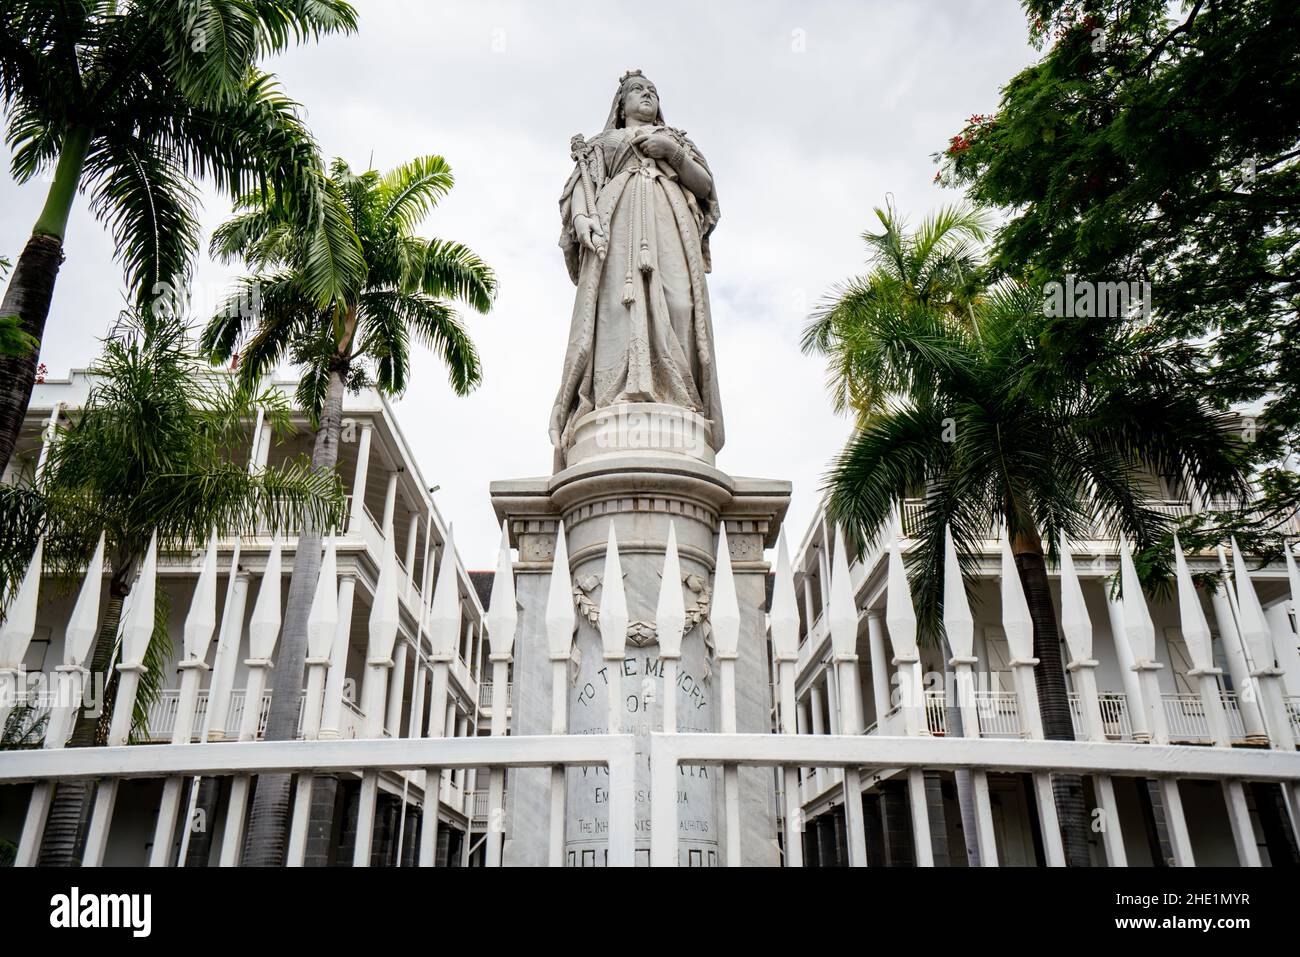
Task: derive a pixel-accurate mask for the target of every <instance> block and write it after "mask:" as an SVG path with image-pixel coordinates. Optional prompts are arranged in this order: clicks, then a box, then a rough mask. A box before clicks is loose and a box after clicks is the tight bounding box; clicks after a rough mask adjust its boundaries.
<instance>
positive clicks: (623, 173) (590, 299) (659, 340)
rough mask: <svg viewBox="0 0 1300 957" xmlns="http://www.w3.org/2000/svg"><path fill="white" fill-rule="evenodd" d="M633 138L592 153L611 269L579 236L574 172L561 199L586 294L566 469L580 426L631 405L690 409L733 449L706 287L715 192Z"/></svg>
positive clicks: (569, 405)
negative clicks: (727, 437) (691, 182)
mask: <svg viewBox="0 0 1300 957" xmlns="http://www.w3.org/2000/svg"><path fill="white" fill-rule="evenodd" d="M652 129H653V130H654V131H656V132H660V133H664V134H666V135H668V136H670V137H672V138H673V139H674V140H675V141H676V142H677V143H678V144H679V145H680V146H681V147H682V148H683V149H684V150H685V151H686V153H687V155H689V156H690V157H691V158H692V159H694V160H695V162H696V163H698V164H700V166H702V167H704V168H705V169H706V170H707V169H708V166H707V164H706V163H705V161H704V157H703V156H702V155H701V154H700V152H699V151H698V150H697V149H696V148H695V145H694V144H693V143H692V142H691V141H690V140H689V139H687V137H686V135H685V134H684V133H683V132H682V131H680V130H676V129H673V128H671V127H666V126H657V127H653V128H652ZM634 133H635V130H632V129H627V128H623V127H615V126H613V125H612V124H611V125H609V126H607V127H606V129H605V130H604V131H602V132H601V133H600V134H599V135H597V136H596V137H593V138H592V139H591V140H589V141H588V142H587V143H586V144H585V147H584V149H583V157H584V159H585V164H586V167H587V170H588V173H589V175H590V178H591V185H592V187H593V191H594V199H595V210H594V215H593V218H594V219H596V220H597V221H598V222H599V223H600V225H601V228H602V229H603V230H604V233H605V237H606V243H607V252H606V255H605V257H604V259H603V260H602V259H601V258H600V257H599V256H597V255H596V254H595V253H593V252H592V251H590V250H589V249H587V248H585V247H584V246H582V245H580V244H579V242H578V239H577V236H576V235H575V234H574V230H573V214H574V213H575V212H581V211H582V210H583V209H584V207H585V205H586V202H587V198H586V195H585V191H584V188H583V183H582V178H581V174H580V169H579V168H578V166H577V165H576V164H575V168H574V171H573V174H572V175H571V176H570V177H569V180H568V182H567V183H566V184H565V187H564V193H563V195H562V196H561V197H560V218H561V221H562V223H563V232H562V233H561V236H560V246H561V247H562V248H563V249H564V256H565V261H566V262H567V264H568V267H569V275H570V278H572V279H573V281H574V283H576V285H577V287H578V288H577V296H576V298H575V301H574V305H573V318H572V322H571V325H570V329H569V342H568V348H567V351H566V355H565V359H564V378H563V381H562V382H561V384H560V391H559V395H558V396H557V397H556V400H555V406H554V409H553V410H552V414H551V439H552V442H554V443H555V446H556V450H557V453H558V460H557V467H559V466H561V465H562V464H563V455H564V452H565V451H566V450H567V449H568V447H569V445H570V443H571V441H572V435H573V427H574V424H575V423H576V422H577V420H578V419H580V418H581V417H582V416H584V415H586V414H587V413H589V412H592V411H594V410H595V409H599V408H603V407H606V406H609V405H614V404H617V403H621V402H662V403H666V404H668V405H675V406H679V407H682V408H686V409H690V410H692V411H694V412H697V413H699V414H700V415H701V416H703V417H704V418H705V419H706V420H708V422H709V425H710V434H711V438H712V442H711V444H712V446H713V448H714V449H715V450H717V449H720V448H721V447H722V444H723V439H724V435H723V425H722V406H721V402H720V399H719V393H718V379H717V373H716V369H715V366H714V350H713V322H712V319H711V316H710V311H709V294H708V288H707V286H706V284H705V274H706V273H707V272H708V271H709V269H710V261H709V234H710V233H711V232H712V231H713V227H714V225H715V224H716V223H717V221H718V201H717V193H716V191H711V193H710V195H709V197H708V198H707V200H700V199H698V198H697V197H696V196H695V194H694V193H692V192H691V190H689V189H687V188H686V187H685V186H683V185H681V184H680V183H679V182H678V178H677V172H676V170H674V169H673V168H672V166H671V165H670V164H669V163H668V162H666V161H658V160H654V159H651V158H649V157H647V156H643V155H642V154H641V152H640V150H638V149H637V147H636V146H635V144H634V143H633V142H632V138H633V135H634ZM575 204H576V205H575Z"/></svg>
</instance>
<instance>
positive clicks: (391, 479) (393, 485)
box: [379, 472, 397, 529]
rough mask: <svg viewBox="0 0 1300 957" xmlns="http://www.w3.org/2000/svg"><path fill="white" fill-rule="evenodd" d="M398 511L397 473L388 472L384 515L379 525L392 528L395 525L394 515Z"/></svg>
mask: <svg viewBox="0 0 1300 957" xmlns="http://www.w3.org/2000/svg"><path fill="white" fill-rule="evenodd" d="M396 511H397V473H396V472H389V473H388V485H387V487H386V488H385V489H384V517H383V518H382V519H381V520H380V523H379V527H380V528H383V529H387V528H391V527H392V525H393V515H394V514H395V513H396Z"/></svg>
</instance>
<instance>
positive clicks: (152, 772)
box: [0, 733, 1300, 866]
mask: <svg viewBox="0 0 1300 957" xmlns="http://www.w3.org/2000/svg"><path fill="white" fill-rule="evenodd" d="M637 740H638V739H637V738H635V737H634V736H632V735H537V736H531V735H519V736H498V737H479V738H396V739H367V740H317V741H271V742H217V743H210V744H174V745H157V746H151V747H104V748H76V749H67V750H58V749H54V750H51V749H40V750H23V751H13V752H8V753H6V754H5V755H4V756H3V760H0V785H3V784H20V783H25V782H57V781H63V780H72V779H84V778H93V779H98V780H101V781H104V780H113V781H117V780H124V779H132V778H136V779H138V778H167V777H177V776H190V775H198V776H227V775H249V774H264V773H275V772H288V773H302V772H309V773H329V772H346V771H351V772H367V771H370V772H378V771H402V770H412V769H421V768H424V769H429V768H437V769H441V770H456V769H462V768H463V769H471V768H477V769H482V768H491V769H493V770H497V769H509V768H530V767H590V766H604V767H606V768H608V770H609V777H610V787H609V798H610V804H609V836H608V839H609V860H610V863H611V865H612V866H630V865H631V864H632V863H633V861H634V846H635V842H636V832H637V824H636V820H635V818H636V787H637V786H636V784H635V777H634V776H635V767H636V763H637V761H638V760H642V761H644V760H645V757H646V756H645V754H644V753H642V755H640V756H639V757H638V754H637V751H636V748H637V744H636V742H637ZM642 740H643V741H648V747H649V755H648V757H649V769H650V780H649V784H650V815H651V822H650V825H651V826H650V845H651V847H650V851H651V853H650V857H651V862H652V863H653V864H656V865H669V866H671V865H674V864H675V863H676V859H677V846H676V842H677V834H678V827H677V814H678V808H677V779H678V775H679V766H680V765H682V764H690V765H724V766H733V767H734V766H748V767H764V768H798V767H805V768H807V767H814V768H831V769H842V770H843V777H844V779H845V780H846V782H847V781H848V779H850V778H852V779H854V780H855V781H856V780H857V779H858V774H859V772H862V771H871V770H880V769H888V770H891V771H893V770H903V771H906V770H914V769H923V770H971V771H982V772H997V773H1030V774H1034V773H1048V774H1059V773H1077V774H1083V775H1092V776H1110V775H1117V776H1126V775H1127V776H1138V777H1175V776H1176V777H1178V778H1180V779H1181V778H1204V779H1211V780H1221V781H1225V782H1228V781H1267V782H1281V783H1284V784H1288V785H1294V783H1295V782H1297V781H1300V752H1297V753H1290V754H1287V753H1281V752H1278V751H1276V750H1266V749H1248V748H1246V749H1243V748H1205V747H1194V746H1187V745H1154V744H1137V743H1133V744H1129V743H1117V742H1089V741H1042V740H1004V739H997V738H957V737H938V736H929V735H916V736H907V737H904V736H884V735H778V734H663V733H652V734H650V735H649V737H648V739H642ZM479 799H480V794H479V793H478V792H475V794H474V809H473V811H472V813H473V814H474V816H479V815H482V814H486V813H489V812H490V810H491V809H490V808H489V807H487V806H485V805H483V804H482V803H481V802H480V800H479ZM796 831H797V826H796ZM789 839H790V836H789V835H787V840H789Z"/></svg>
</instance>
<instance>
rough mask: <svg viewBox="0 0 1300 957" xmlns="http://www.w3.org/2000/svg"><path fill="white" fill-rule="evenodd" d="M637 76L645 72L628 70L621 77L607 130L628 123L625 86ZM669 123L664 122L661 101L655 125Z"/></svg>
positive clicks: (615, 92) (657, 109) (606, 119)
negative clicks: (624, 100) (624, 104)
mask: <svg viewBox="0 0 1300 957" xmlns="http://www.w3.org/2000/svg"><path fill="white" fill-rule="evenodd" d="M637 76H639V77H642V78H644V76H645V74H643V73H642V72H641V71H640V70H628V71H627V72H626V73H624V74H623V76H622V77H621V78H620V79H619V81H618V89H617V90H615V91H614V102H613V103H611V104H610V105H609V116H608V117H606V118H605V129H606V130H621V129H622V128H623V127H624V126H626V125H627V122H626V120H625V119H624V118H623V87H625V86H626V85H627V81H628V80H630V79H632V78H633V77H637ZM655 99H656V100H658V99H659V98H658V97H657V96H656V97H655ZM667 125H668V124H667V123H666V122H664V107H663V102H662V101H660V103H659V106H658V107H657V108H656V110H655V126H667ZM602 132H603V131H602Z"/></svg>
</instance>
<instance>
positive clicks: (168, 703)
mask: <svg viewBox="0 0 1300 957" xmlns="http://www.w3.org/2000/svg"><path fill="white" fill-rule="evenodd" d="M306 698H307V693H306V692H302V694H301V695H300V698H299V705H298V735H299V736H301V735H302V725H303V705H304V704H305V703H306ZM246 700H247V695H246V693H245V692H244V691H242V690H239V691H232V692H231V693H230V708H229V710H228V712H227V717H226V726H225V727H224V728H213V729H212V730H214V731H220V732H222V733H224V734H225V736H226V737H235V736H237V735H238V734H239V728H240V726H241V725H242V724H243V723H244V705H245V702H246ZM345 703H346V702H345ZM179 706H180V690H179V689H176V688H167V689H164V690H163V691H162V692H161V693H160V695H159V697H158V700H157V701H155V702H154V704H153V707H152V708H150V709H149V723H148V726H147V728H148V734H147V737H146V740H148V741H149V742H151V743H159V744H161V743H166V742H170V741H171V739H172V732H173V731H174V730H175V728H176V713H177V711H178V710H179ZM207 712H208V692H206V691H200V692H199V697H198V705H197V707H196V709H195V718H194V732H193V734H192V735H191V736H190V740H191V741H199V740H201V738H202V735H203V724H204V721H205V719H206V718H207ZM270 715H271V692H269V691H264V692H262V703H261V709H260V713H259V714H258V719H257V737H258V739H259V740H260V739H261V738H262V737H263V736H264V735H265V734H266V721H267V719H268V718H269V717H270ZM351 737H356V735H355V734H354V735H351Z"/></svg>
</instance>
